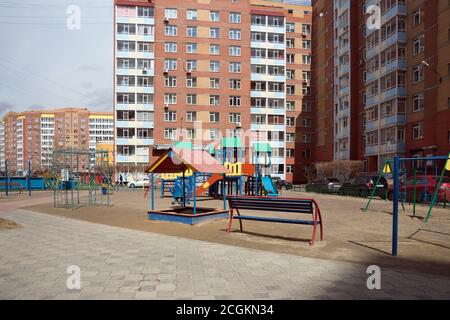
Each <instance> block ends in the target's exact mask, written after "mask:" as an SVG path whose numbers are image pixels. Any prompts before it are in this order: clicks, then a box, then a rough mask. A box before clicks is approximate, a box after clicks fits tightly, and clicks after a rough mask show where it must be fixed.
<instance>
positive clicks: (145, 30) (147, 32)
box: [137, 24, 154, 36]
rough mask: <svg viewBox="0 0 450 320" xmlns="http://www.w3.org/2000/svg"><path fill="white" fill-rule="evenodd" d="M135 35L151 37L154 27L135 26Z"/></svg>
mask: <svg viewBox="0 0 450 320" xmlns="http://www.w3.org/2000/svg"><path fill="white" fill-rule="evenodd" d="M137 33H138V34H139V35H144V36H153V34H154V27H153V26H148V25H143V24H138V26H137Z"/></svg>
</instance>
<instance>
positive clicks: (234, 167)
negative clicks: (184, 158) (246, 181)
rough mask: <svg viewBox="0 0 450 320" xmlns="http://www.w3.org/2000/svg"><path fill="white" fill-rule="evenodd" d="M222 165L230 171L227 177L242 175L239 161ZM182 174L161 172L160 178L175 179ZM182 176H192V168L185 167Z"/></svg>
mask: <svg viewBox="0 0 450 320" xmlns="http://www.w3.org/2000/svg"><path fill="white" fill-rule="evenodd" d="M224 167H225V168H227V170H228V171H229V172H231V173H229V174H227V176H229V177H238V176H241V175H242V163H241V162H236V163H230V162H225V163H224ZM182 176H183V172H178V173H161V179H162V180H166V181H172V180H176V179H177V178H179V177H182ZM184 176H185V177H190V176H192V170H191V169H187V170H186V171H185V172H184Z"/></svg>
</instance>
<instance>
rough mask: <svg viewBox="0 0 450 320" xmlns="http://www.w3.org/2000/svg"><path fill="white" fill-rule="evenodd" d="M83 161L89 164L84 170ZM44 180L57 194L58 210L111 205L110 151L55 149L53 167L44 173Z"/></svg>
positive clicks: (55, 194)
mask: <svg viewBox="0 0 450 320" xmlns="http://www.w3.org/2000/svg"><path fill="white" fill-rule="evenodd" d="M80 161H83V162H85V164H82V165H81V168H80ZM80 169H81V170H80ZM44 181H45V185H46V187H47V188H48V189H50V190H52V191H53V204H54V207H55V208H71V209H75V208H80V207H84V206H88V207H92V206H110V205H111V202H110V197H109V196H110V193H111V189H112V179H111V173H110V167H109V152H108V151H107V150H95V151H94V150H81V149H74V148H66V149H58V150H55V151H53V161H52V167H51V169H50V170H48V171H47V172H45V173H44ZM80 191H81V192H82V191H87V192H88V196H87V198H86V197H83V196H80Z"/></svg>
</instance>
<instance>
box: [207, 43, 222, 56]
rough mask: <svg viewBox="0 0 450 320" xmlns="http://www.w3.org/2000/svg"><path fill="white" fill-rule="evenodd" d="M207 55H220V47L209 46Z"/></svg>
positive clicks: (215, 45) (216, 45)
mask: <svg viewBox="0 0 450 320" xmlns="http://www.w3.org/2000/svg"><path fill="white" fill-rule="evenodd" d="M209 54H212V55H218V54H220V46H219V45H218V44H210V45H209Z"/></svg>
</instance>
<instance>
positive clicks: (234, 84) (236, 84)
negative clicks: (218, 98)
mask: <svg viewBox="0 0 450 320" xmlns="http://www.w3.org/2000/svg"><path fill="white" fill-rule="evenodd" d="M230 89H233V90H240V89H241V80H240V79H230Z"/></svg>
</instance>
